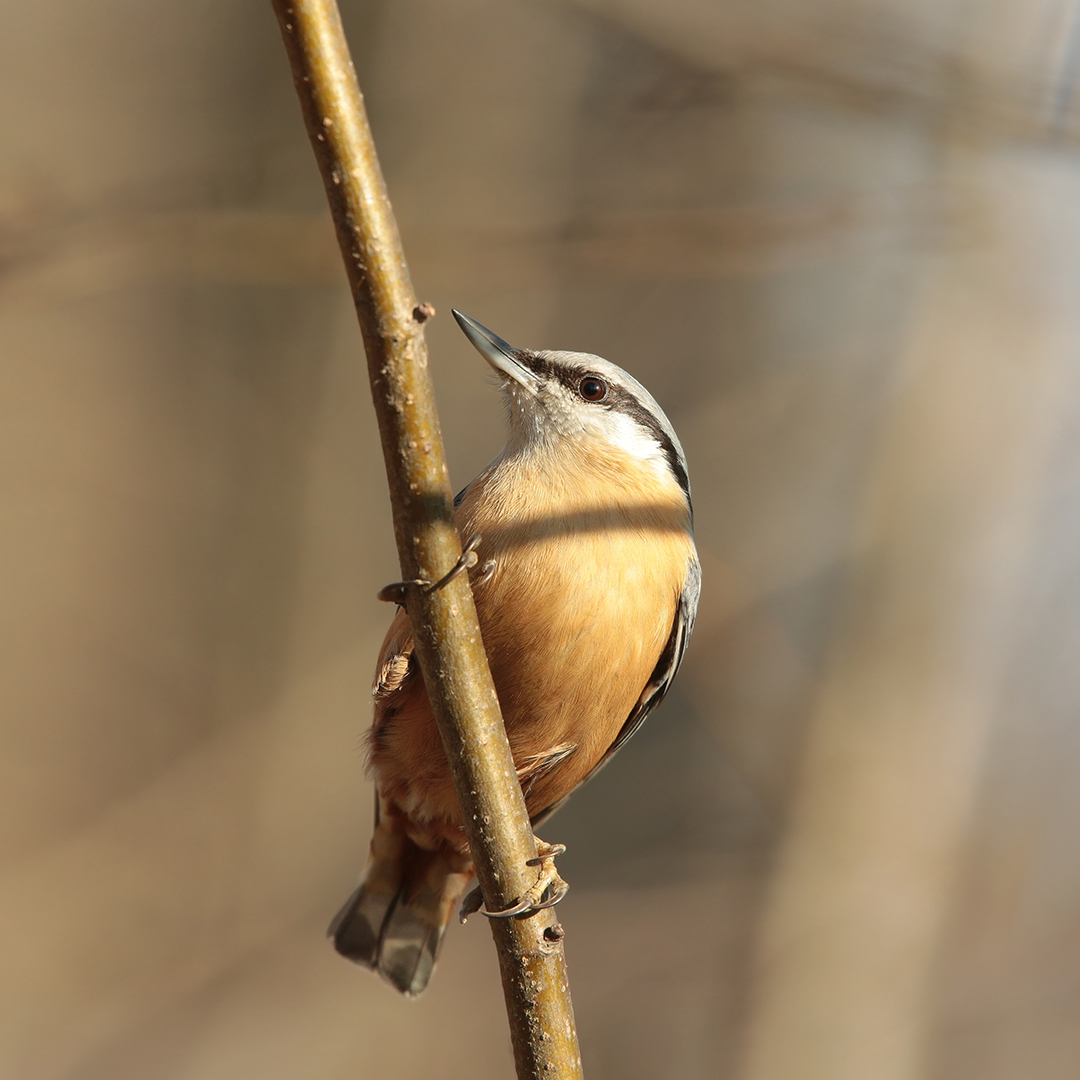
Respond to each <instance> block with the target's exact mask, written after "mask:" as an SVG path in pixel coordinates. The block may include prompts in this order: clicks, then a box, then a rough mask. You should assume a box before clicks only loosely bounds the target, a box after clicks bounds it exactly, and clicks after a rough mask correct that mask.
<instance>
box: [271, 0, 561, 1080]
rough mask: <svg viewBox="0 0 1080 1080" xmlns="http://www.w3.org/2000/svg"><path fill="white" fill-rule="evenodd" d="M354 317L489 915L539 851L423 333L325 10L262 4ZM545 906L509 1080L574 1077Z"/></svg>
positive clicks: (517, 950) (405, 565) (348, 73)
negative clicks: (470, 568) (271, 16)
mask: <svg viewBox="0 0 1080 1080" xmlns="http://www.w3.org/2000/svg"><path fill="white" fill-rule="evenodd" d="M274 8H275V10H276V12H277V15H278V20H279V23H280V25H281V31H282V37H283V38H284V41H285V46H286V49H287V51H288V53H289V60H290V63H291V65H292V71H293V80H294V83H295V85H296V89H297V93H298V94H299V96H300V102H301V105H302V108H303V111H304V119H305V122H306V124H307V129H308V134H309V135H310V137H311V143H312V146H313V148H314V150H315V156H316V158H317V159H318V162H319V167H320V170H321V172H322V176H323V181H324V183H325V185H326V192H327V197H328V199H329V201H330V207H331V211H332V213H333V217H334V223H335V226H336V230H337V236H338V242H339V244H340V246H341V252H342V255H343V257H344V259H345V265H346V267H347V270H348V277H349V284H350V286H351V289H352V295H353V300H354V302H355V304H356V310H357V314H358V315H359V318H360V327H361V330H362V332H363V336H364V347H365V350H366V352H367V358H368V370H369V374H370V378H371V389H372V396H373V398H374V401H375V411H376V414H377V416H378V420H379V431H380V434H381V436H382V445H383V454H384V456H385V459H386V471H387V477H388V479H389V483H390V497H391V504H392V507H393V516H394V530H395V533H396V536H397V544H398V553H399V556H400V559H401V570H402V575H403V577H404V578H406V579H408V580H410V581H412V582H413V584H412V586H411V587H410V588H409V589H408V592H407V607H408V612H409V619H410V622H411V624H412V631H413V634H414V637H415V640H416V645H417V654H418V656H419V659H420V666H421V668H422V670H423V672H424V680H425V683H426V685H427V690H428V696H429V698H430V700H431V704H432V709H433V711H434V714H435V718H436V720H437V721H438V724H439V730H440V732H441V734H442V738H443V743H444V745H445V747H446V752H447V756H448V758H449V760H450V765H451V769H452V771H453V774H454V781H455V785H456V788H457V794H458V799H459V800H460V802H461V806H462V812H463V817H464V820H465V831H466V833H467V835H468V838H469V845H470V848H471V853H472V857H473V860H474V862H475V865H476V870H477V876H478V877H479V879H480V883H481V887H482V889H483V893H484V898H485V901H486V903H487V906H488V909H489V910H491V911H502V910H505V909H506V908H508V907H510V906H511V905H512V904H513V903H514V902H515V901H516V900H517V899H518V897H520V896H521V895H522V894H523V893H525V892H526V891H527V890H528V889H529V887H530V886H531V885H532V883H533V882H532V881H531V880H530V879H529V870H528V868H527V865H526V863H527V861H528V860H535V858H536V841H535V838H534V837H533V833H532V828H531V826H530V824H529V818H528V814H527V812H526V809H525V802H524V799H523V798H522V794H521V788H520V786H519V785H518V781H517V773H516V772H515V769H514V762H513V759H512V757H511V755H510V747H509V744H508V743H507V740H506V736H505V731H504V729H503V724H502V717H501V715H500V713H499V705H498V700H497V698H496V696H495V689H494V686H493V685H492V682H491V674H490V672H489V671H488V667H487V660H486V658H485V656H484V649H483V644H482V642H481V639H480V627H479V624H478V623H477V619H476V609H475V607H474V606H473V601H472V593H471V590H470V588H469V583H468V578H467V575H465V574H459V575H457V576H456V577H454V578H453V579H452V580H450V581H448V582H447V583H446V586H445V588H439V589H428V590H425V589H421V588H419V587H418V586H417V585H416V581H417V580H418V579H419V580H426V581H441V580H442V579H443V578H444V576H445V575H447V574H448V573H449V572H450V571H451V569H452V568H453V567H454V565H455V563H456V562H457V560H458V559H459V558H460V556H461V541H460V538H459V537H458V534H457V530H456V528H455V526H454V520H453V499H452V493H451V490H450V482H449V477H448V474H447V469H446V459H445V455H444V453H443V446H442V435H441V433H440V430H439V423H438V417H437V415H436V411H435V399H434V391H433V389H432V386H431V380H430V378H429V376H428V370H427V350H426V346H425V343H424V334H423V329H422V323H423V322H424V321H425V320H426V319H427V318H428V317H429V314H430V310H429V309H426V308H424V307H423V306H420V305H418V304H417V301H416V297H415V296H414V295H413V290H412V284H411V282H410V280H409V273H408V268H407V266H406V264H405V258H404V255H403V252H402V249H401V241H400V238H399V236H398V231H397V225H396V223H395V221H394V215H393V212H392V211H391V209H390V202H389V200H388V199H387V196H386V190H385V186H384V183H383V178H382V174H381V171H380V169H379V162H378V157H377V155H376V152H375V144H374V141H373V139H372V135H371V129H370V127H369V126H368V121H367V115H366V112H365V109H364V103H363V98H362V96H361V94H360V88H359V85H358V84H357V81H356V75H355V72H354V70H353V65H352V61H351V60H350V58H349V53H348V46H347V44H346V42H345V36H344V32H343V30H342V27H341V18H340V15H339V13H338V9H337V4H336V3H335V2H334V0H307V2H301V0H294V2H293V3H288V2H287V0H274ZM555 925H556V919H555V916H554V914H553V913H552V912H551V911H550V909H549V910H546V911H543V912H540V913H538V914H536V915H534V916H532V917H531V918H528V919H499V920H495V921H494V922H493V923H492V931H493V933H494V936H495V941H496V945H497V948H498V951H499V960H500V967H501V969H502V974H503V988H504V993H505V996H506V1005H507V1012H508V1014H509V1017H510V1028H511V1038H512V1041H513V1044H514V1056H515V1059H516V1062H517V1069H518V1076H519V1077H521V1078H522V1080H525V1078H528V1077H554V1076H558V1077H560V1078H567V1080H572V1078H573V1077H577V1076H580V1075H581V1061H580V1055H579V1051H578V1046H577V1033H576V1030H575V1027H574V1018H573V1011H572V1008H571V1005H570V993H569V987H568V984H567V978H566V965H565V959H564V954H563V948H562V934H561V932H559V933H550V934H545V931H547V930H548V928H549V927H554V926H555Z"/></svg>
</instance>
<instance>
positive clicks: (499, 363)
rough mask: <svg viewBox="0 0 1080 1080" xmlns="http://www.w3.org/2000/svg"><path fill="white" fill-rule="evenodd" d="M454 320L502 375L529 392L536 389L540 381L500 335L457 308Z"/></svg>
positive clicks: (478, 350) (477, 349) (479, 351)
mask: <svg viewBox="0 0 1080 1080" xmlns="http://www.w3.org/2000/svg"><path fill="white" fill-rule="evenodd" d="M454 318H455V319H457V322H458V326H460V327H461V329H462V330H464V331H465V336H466V337H467V338H468V339H469V340H470V341H471V342H472V343H473V345H474V346H475V348H476V351H477V352H478V353H479V354H480V355H481V356H482V357H483V358H484V359H485V360H486V361H487V362H488V363H489V364H490V365H491V366H492V367H493V368H494V369H495V370H496V371H498V372H499V373H500V374H502V375H506V376H507V377H508V378H511V379H513V380H514V382H516V383H520V384H521V385H522V386H524V387H526V388H527V389H529V390H534V389H536V387H537V386H539V385H540V380H539V379H538V378H537V377H536V376H535V375H534V374H533V373H532V372H531V371H530V370H529V369H528V368H527V367H525V366H524V365H523V364H522V363H521V361H520V360H518V358H517V356H516V350H515V349H514V347H513V346H512V345H510V344H509V343H508V342H505V341H503V339H502V338H501V337H499V335H498V334H493V333H492V332H491V331H490V330H489V329H488V328H487V327H486V326H483V325H481V324H480V323H478V322H477V321H476V320H475V319H470V318H469V316H468V315H463V314H462V313H461V312H460V311H458V310H457V309H456V308H455V309H454Z"/></svg>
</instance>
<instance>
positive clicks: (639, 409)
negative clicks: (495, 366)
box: [515, 349, 690, 503]
mask: <svg viewBox="0 0 1080 1080" xmlns="http://www.w3.org/2000/svg"><path fill="white" fill-rule="evenodd" d="M515 356H516V358H517V360H518V361H519V362H520V363H521V364H522V365H524V366H525V367H527V368H528V369H529V370H530V371H532V372H534V373H535V374H536V375H538V376H539V377H540V378H541V379H554V380H556V381H557V382H559V383H561V384H562V385H563V386H565V387H566V388H567V390H569V391H570V392H571V393H573V394H574V395H575V396H577V394H578V387H579V386H580V385H581V380H582V379H583V378H585V377H586V376H587V375H592V377H593V378H595V379H598V380H599V381H600V382H603V383H604V384H605V385H606V386H607V394H606V395H605V396H604V397H603V399H601V400H598V401H596V402H590V404H595V405H597V406H599V407H600V408H601V409H613V410H615V411H616V412H621V413H623V414H624V415H625V416H629V417H630V418H631V419H633V420H634V421H635V422H636V423H637V424H638V425H639V426H640V427H641V428H643V429H644V430H645V431H646V432H648V434H649V435H651V436H652V438H654V439H655V440H656V442H657V444H658V445H659V446H660V449H661V451H662V452H663V454H664V457H665V458H666V459H667V463H668V466H669V467H670V469H671V472H672V475H673V476H674V477H675V480H676V481H677V483H678V485H679V487H681V488H682V490H683V493H684V494H685V495H686V501H687V503H689V502H690V478H689V477H688V476H687V475H686V468H685V467H684V466H683V463H682V462H681V461H680V460H679V452H678V450H676V449H675V444H674V443H673V442H672V441H671V436H670V435H668V433H667V432H666V431H665V430H664V429H663V427H662V426H661V424H660V421H659V420H657V419H656V417H655V416H653V414H652V413H651V412H649V410H648V409H646V408H645V406H644V405H642V404H641V403H640V402H639V401H638V399H637V398H636V397H634V395H633V394H631V393H630V392H629V391H628V390H624V389H623V388H622V387H620V386H618V385H616V384H615V383H612V382H608V380H607V379H602V378H600V377H599V376H597V375H594V374H593V373H592V372H590V371H589V369H588V368H570V367H568V366H567V365H566V364H558V363H555V362H554V361H552V360H549V359H548V358H547V357H546V356H538V355H537V354H536V353H534V352H530V351H529V350H528V349H517V350H515Z"/></svg>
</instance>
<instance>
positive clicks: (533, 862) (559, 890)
mask: <svg viewBox="0 0 1080 1080" xmlns="http://www.w3.org/2000/svg"><path fill="white" fill-rule="evenodd" d="M536 849H537V856H536V858H535V859H528V860H527V861H526V863H525V865H526V866H537V867H539V868H540V873H539V874H538V875H537V878H536V884H534V885H533V886H532V888H530V889H529V890H528V891H527V892H526V893H525V894H524V895H523V896H522V897H521V898H520V899H519V900H518V901H517V903H515V904H511V905H510V907H508V908H504V909H503V910H502V911H488V910H487V909H486V908H485V907H484V896H483V893H482V892H481V891H480V886H479V885H477V887H476V888H475V889H473V890H472V892H470V893H469V894H468V896H466V897H465V900H464V901H463V903H462V905H461V921H462V922H465V920H466V919H468V917H469V916H470V915H474V914H475V913H476V912H478V911H479V912H481V913H482V914H484V915H486V916H487V917H488V918H489V919H513V918H517V917H518V916H522V917H524V916H528V915H535V914H536V913H537V912H538V911H543V910H544V909H545V908H550V907H554V906H555V905H556V904H557V903H558V902H559V901H560V900H561V899H562V898H563V897H564V896H565V895H566V894H567V892H569V890H570V886H569V885H567V883H566V882H565V881H563V879H562V878H561V877H560V876H559V871H558V870H556V869H555V856H556V855H561V854H562V853H563V852H564V851H566V845H565V844H546V843H544V841H543V840H537V842H536Z"/></svg>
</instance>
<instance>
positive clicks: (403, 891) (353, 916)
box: [328, 814, 473, 997]
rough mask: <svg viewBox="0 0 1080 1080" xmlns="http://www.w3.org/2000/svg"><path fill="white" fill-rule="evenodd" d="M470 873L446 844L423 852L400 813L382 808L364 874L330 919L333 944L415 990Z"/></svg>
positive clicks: (406, 988)
mask: <svg viewBox="0 0 1080 1080" xmlns="http://www.w3.org/2000/svg"><path fill="white" fill-rule="evenodd" d="M472 873H473V870H472V863H471V862H470V861H469V859H468V857H467V856H463V855H459V854H458V853H457V852H456V851H453V850H452V849H450V848H442V849H440V850H437V851H427V850H425V849H424V848H421V847H419V846H418V845H417V844H416V843H414V842H413V841H412V840H411V839H409V837H408V836H407V835H406V834H405V832H404V830H403V829H402V828H401V823H400V821H399V820H397V819H396V818H395V817H393V816H390V815H387V814H381V815H380V819H379V820H378V821H377V822H376V825H375V832H374V834H373V835H372V838H371V854H370V855H369V857H368V863H367V866H366V868H365V869H364V876H363V879H362V880H361V882H360V884H359V885H358V886H357V888H356V891H355V892H354V893H353V894H352V896H350V897H349V899H348V900H346V901H345V905H344V907H342V909H341V910H340V911H339V912H338V913H337V915H335V916H334V921H333V922H332V923H331V924H330V929H329V931H328V934H329V936H330V937H332V938H333V939H334V948H336V949H337V951H338V952H339V953H341V955H342V956H345V957H348V959H350V960H355V961H356V963H358V964H363V965H365V966H366V967H369V968H371V969H372V970H373V971H377V972H379V974H380V975H382V976H383V978H385V979H386V980H387V981H388V982H390V983H391V984H392V985H393V986H395V987H396V988H397V989H398V990H400V991H401V992H402V993H403V994H405V995H406V996H407V997H414V996H415V995H417V994H419V993H420V991H421V990H423V989H424V987H425V986H427V982H428V979H430V978H431V972H432V969H433V968H434V967H435V959H436V957H437V956H438V955H439V946H440V945H441V944H442V938H443V934H444V933H445V932H446V927H447V924H448V923H449V922H450V918H451V916H452V915H453V913H454V909H455V907H456V906H457V902H458V900H459V899H460V897H461V894H462V893H463V892H464V891H465V887H466V886H467V885H468V884H469V880H470V878H471V877H472Z"/></svg>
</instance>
